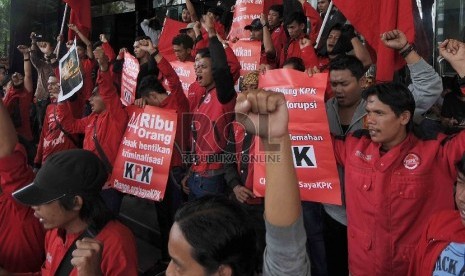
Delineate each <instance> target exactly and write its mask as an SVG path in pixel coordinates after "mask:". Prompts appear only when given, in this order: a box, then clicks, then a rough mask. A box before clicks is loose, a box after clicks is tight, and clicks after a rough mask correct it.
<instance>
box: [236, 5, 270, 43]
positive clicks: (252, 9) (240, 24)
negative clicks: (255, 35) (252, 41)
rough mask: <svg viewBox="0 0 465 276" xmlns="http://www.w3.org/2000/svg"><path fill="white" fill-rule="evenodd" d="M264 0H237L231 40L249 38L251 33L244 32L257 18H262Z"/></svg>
mask: <svg viewBox="0 0 465 276" xmlns="http://www.w3.org/2000/svg"><path fill="white" fill-rule="evenodd" d="M263 2H264V0H237V1H236V5H235V8H234V15H233V22H232V25H231V31H230V32H229V35H228V37H229V39H234V38H239V39H241V38H249V37H250V33H249V31H246V30H244V28H245V26H247V25H249V24H250V23H251V22H252V20H254V19H255V18H260V15H261V14H262V13H263Z"/></svg>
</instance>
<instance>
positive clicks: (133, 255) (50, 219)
mask: <svg viewBox="0 0 465 276" xmlns="http://www.w3.org/2000/svg"><path fill="white" fill-rule="evenodd" d="M107 177H108V174H107V172H106V169H105V167H104V165H103V163H102V162H101V161H100V160H99V158H98V157H97V156H96V155H95V154H93V153H92V152H90V151H87V150H82V149H73V150H67V151H61V152H58V153H55V154H54V155H52V156H50V158H49V159H48V160H47V162H46V163H45V164H44V166H43V167H42V168H41V169H40V171H39V172H38V173H37V176H36V178H35V179H34V182H33V183H32V184H30V185H28V186H26V187H24V188H22V189H19V190H17V191H16V192H14V193H13V197H14V198H15V199H16V200H18V201H19V202H21V203H23V204H25V205H29V206H31V208H32V210H34V216H36V217H37V219H39V221H40V223H42V225H43V226H44V228H45V229H47V230H48V231H47V234H46V237H45V250H46V256H47V257H46V260H45V262H44V264H43V265H42V268H41V275H73V276H74V275H78V274H79V275H120V276H128V275H129V276H130V275H134V276H135V275H138V274H137V252H136V244H135V239H134V236H133V234H132V233H131V231H130V230H129V229H128V228H127V227H126V226H124V225H122V224H121V223H120V222H118V221H117V220H116V219H115V218H114V215H113V214H112V212H111V211H110V210H109V209H108V207H107V206H106V205H105V203H104V202H103V200H102V198H101V197H100V191H101V190H102V186H103V184H104V183H105V181H106V180H107ZM93 258H97V259H98V260H99V262H95V261H94V260H93Z"/></svg>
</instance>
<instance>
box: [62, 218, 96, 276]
mask: <svg viewBox="0 0 465 276" xmlns="http://www.w3.org/2000/svg"><path fill="white" fill-rule="evenodd" d="M97 234H98V233H95V232H94V231H92V228H90V227H88V228H87V229H86V230H85V231H84V232H82V234H81V235H79V237H78V238H77V239H76V240H75V241H74V242H73V244H72V245H71V246H70V248H68V251H66V254H65V256H63V259H62V260H61V262H60V265H59V266H58V269H57V270H56V272H55V276H68V275H70V273H71V270H73V268H74V267H73V265H72V264H71V259H72V258H73V251H74V250H76V241H77V240H82V239H83V238H94V237H95V236H96V235H97Z"/></svg>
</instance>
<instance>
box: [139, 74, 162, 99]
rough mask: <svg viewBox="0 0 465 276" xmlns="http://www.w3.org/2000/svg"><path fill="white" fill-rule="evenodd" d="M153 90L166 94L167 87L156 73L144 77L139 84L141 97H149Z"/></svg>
mask: <svg viewBox="0 0 465 276" xmlns="http://www.w3.org/2000/svg"><path fill="white" fill-rule="evenodd" d="M151 92H155V93H159V94H165V93H166V89H165V87H164V86H163V85H162V84H161V82H160V81H159V80H158V79H157V77H156V76H155V75H148V76H145V77H143V78H142V80H141V81H140V83H139V85H138V86H137V93H138V95H140V97H147V96H148V95H149V94H150V93H151Z"/></svg>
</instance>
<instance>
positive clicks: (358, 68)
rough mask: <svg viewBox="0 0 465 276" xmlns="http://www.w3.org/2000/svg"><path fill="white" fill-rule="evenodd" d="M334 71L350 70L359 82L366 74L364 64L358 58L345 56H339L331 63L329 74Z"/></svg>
mask: <svg viewBox="0 0 465 276" xmlns="http://www.w3.org/2000/svg"><path fill="white" fill-rule="evenodd" d="M334 70H349V71H350V72H351V73H352V75H353V76H354V77H355V78H356V79H357V80H360V79H361V78H362V77H363V76H364V74H365V69H364V68H363V63H362V62H361V61H360V60H359V59H358V58H356V57H354V56H351V55H345V54H342V55H339V56H337V57H336V58H335V59H333V60H332V61H331V62H330V63H329V72H331V71H334Z"/></svg>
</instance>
